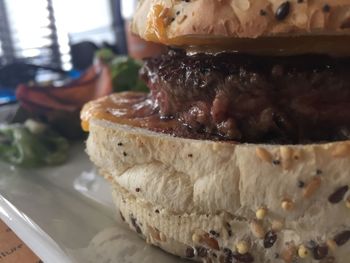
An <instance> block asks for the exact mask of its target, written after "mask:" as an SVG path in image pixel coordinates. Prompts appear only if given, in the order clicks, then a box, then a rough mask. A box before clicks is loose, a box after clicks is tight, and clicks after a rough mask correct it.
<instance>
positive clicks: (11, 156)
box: [0, 124, 69, 167]
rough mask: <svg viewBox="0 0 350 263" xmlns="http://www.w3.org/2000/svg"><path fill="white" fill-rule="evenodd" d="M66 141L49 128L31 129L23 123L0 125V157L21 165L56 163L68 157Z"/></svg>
mask: <svg viewBox="0 0 350 263" xmlns="http://www.w3.org/2000/svg"><path fill="white" fill-rule="evenodd" d="M68 149H69V144H68V141H67V140H66V139H65V138H63V137H61V136H60V135H58V134H57V133H55V132H53V131H52V130H50V129H49V128H45V129H43V130H40V129H38V130H37V131H33V130H32V131H31V129H30V128H28V127H27V126H25V125H23V124H2V125H0V158H1V159H2V160H4V161H6V162H9V163H11V164H14V165H17V166H23V167H38V166H45V165H58V164H62V163H63V162H65V161H66V160H67V158H68Z"/></svg>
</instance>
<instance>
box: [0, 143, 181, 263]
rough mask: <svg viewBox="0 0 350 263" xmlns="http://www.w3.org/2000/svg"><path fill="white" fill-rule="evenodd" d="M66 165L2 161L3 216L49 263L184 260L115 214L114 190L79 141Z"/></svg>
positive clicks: (0, 206) (0, 214)
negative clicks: (38, 165)
mask: <svg viewBox="0 0 350 263" xmlns="http://www.w3.org/2000/svg"><path fill="white" fill-rule="evenodd" d="M70 155H71V158H70V160H69V162H67V163H66V164H65V165H63V166H58V167H54V168H43V169H31V170H24V169H18V168H14V167H11V166H10V165H8V164H5V163H0V218H1V219H2V220H3V221H5V222H6V223H7V224H8V225H9V226H10V227H11V228H12V229H13V231H14V232H16V234H17V235H18V236H19V237H20V238H21V239H22V240H23V241H24V242H25V243H26V244H27V245H28V246H29V247H30V248H31V249H32V250H33V251H34V252H35V253H36V254H37V255H38V256H39V257H40V258H41V259H42V260H43V261H44V262H48V263H50V262H54V263H55V262H58V263H64V262H84V263H85V262H99V263H100V262H101V263H103V262H106V263H107V262H123V263H134V262H135V263H136V262H137V263H139V262H145V263H154V262H164V263H173V262H182V260H180V259H178V258H176V257H173V256H171V255H168V254H166V253H164V252H162V251H161V250H159V249H157V248H154V247H151V246H149V245H147V244H146V243H145V242H144V241H143V240H141V239H140V238H139V237H138V236H136V234H135V233H134V232H132V231H130V230H129V229H127V227H126V226H125V225H124V224H123V223H122V222H121V220H120V218H119V217H118V216H116V214H117V213H116V212H115V208H114V206H113V203H112V199H111V195H110V189H109V186H108V185H107V183H106V182H105V181H104V180H103V179H102V178H101V177H99V176H98V175H97V173H96V172H95V169H94V167H93V165H92V164H91V163H90V161H89V160H88V158H87V156H86V154H85V153H84V150H83V145H82V144H80V145H75V146H73V147H72V150H71V153H70Z"/></svg>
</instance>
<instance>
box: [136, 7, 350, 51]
mask: <svg viewBox="0 0 350 263" xmlns="http://www.w3.org/2000/svg"><path fill="white" fill-rule="evenodd" d="M132 30H133V32H134V33H136V34H138V35H140V36H141V37H142V38H144V39H145V40H148V41H154V42H159V43H162V44H166V45H198V44H202V43H204V44H208V43H209V44H210V43H216V42H218V40H220V39H224V40H225V41H227V39H228V38H229V39H231V40H233V41H234V40H237V39H241V38H243V39H252V38H253V39H256V38H271V37H272V38H274V39H275V37H276V36H284V37H285V36H288V37H291V36H293V37H294V36H308V37H309V36H318V37H319V36H323V37H327V36H328V37H329V36H334V35H337V36H346V37H345V39H346V40H347V43H349V42H348V41H349V39H350V38H349V36H350V0H331V1H330V0H328V2H327V0H290V1H286V0H182V1H180V0H140V2H139V6H138V9H137V11H136V14H135V17H134V20H133V24H132Z"/></svg>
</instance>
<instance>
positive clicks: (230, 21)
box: [81, 0, 350, 263]
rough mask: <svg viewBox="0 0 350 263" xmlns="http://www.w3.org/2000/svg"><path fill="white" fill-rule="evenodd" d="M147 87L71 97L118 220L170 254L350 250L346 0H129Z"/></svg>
mask: <svg viewBox="0 0 350 263" xmlns="http://www.w3.org/2000/svg"><path fill="white" fill-rule="evenodd" d="M132 30H133V32H135V33H136V34H138V35H139V36H141V37H142V38H144V39H145V40H148V41H153V42H157V43H161V44H165V45H167V46H169V50H168V52H167V53H165V54H163V55H160V56H158V57H155V58H150V59H146V60H145V63H144V65H143V68H142V69H141V72H140V77H141V78H142V79H143V80H144V81H145V82H146V83H147V85H148V87H149V88H150V93H149V94H145V93H135V92H126V93H118V94H113V95H110V96H108V97H105V98H102V99H98V100H96V101H93V102H90V103H88V104H87V105H85V107H84V109H83V111H82V114H81V117H82V124H83V128H84V129H85V130H87V131H89V137H88V140H87V153H88V154H89V156H90V158H91V160H92V161H93V162H94V163H95V164H96V165H97V166H98V167H99V169H100V171H101V174H103V175H104V176H105V178H106V179H108V180H109V181H110V182H111V184H112V185H113V196H114V200H115V203H116V206H117V208H118V209H119V210H120V215H121V217H122V219H123V220H125V222H126V223H127V224H128V225H129V226H130V228H131V229H133V230H134V231H135V232H137V233H138V234H139V235H140V236H141V237H143V238H144V239H145V240H146V241H147V242H148V243H150V244H153V245H155V246H158V247H160V248H162V249H163V250H165V251H168V252H170V253H172V254H175V255H178V256H180V257H183V258H187V259H191V260H195V261H202V262H220V263H226V262H227V263H229V262H232V263H235V262H237V263H250V262H255V263H295V262H308V263H311V262H321V263H347V262H350V191H349V186H350V170H349V168H350V1H348V0H333V1H328V2H327V1H324V0H313V1H311V0H290V1H285V0H254V1H253V0H192V1H190V0H186V1H180V0H171V1H170V0H143V1H140V2H139V5H138V10H137V12H136V15H135V17H134V20H133V24H132Z"/></svg>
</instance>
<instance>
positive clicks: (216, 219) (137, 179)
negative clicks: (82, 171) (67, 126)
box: [87, 118, 350, 263]
mask: <svg viewBox="0 0 350 263" xmlns="http://www.w3.org/2000/svg"><path fill="white" fill-rule="evenodd" d="M89 127H90V128H89V129H90V134H89V138H88V140H87V153H88V154H89V156H90V158H91V160H92V161H93V162H94V163H95V164H96V165H97V166H98V167H99V168H100V169H101V173H102V174H103V175H104V176H105V177H106V178H107V179H108V180H109V181H110V182H111V183H112V184H113V189H114V198H115V201H116V204H117V207H118V208H119V209H120V211H121V214H122V216H123V218H124V219H125V220H126V221H127V223H128V224H129V225H130V227H131V228H132V229H133V230H135V231H136V232H137V233H139V234H140V235H141V236H142V237H143V238H145V239H146V240H147V241H148V242H150V243H152V244H154V245H156V246H159V247H161V248H163V249H164V250H166V251H169V252H171V253H173V254H175V255H179V256H182V257H187V258H190V259H192V260H197V261H203V262H235V261H225V260H229V259H230V258H231V259H232V258H234V259H236V260H237V262H255V263H272V262H274V263H279V262H281V263H284V262H286V263H292V262H297V261H298V260H300V259H301V258H302V259H303V261H301V262H310V263H311V262H322V263H323V262H324V263H325V262H332V263H347V262H349V260H350V252H349V251H350V240H349V239H350V199H349V194H350V193H349V191H348V189H349V186H350V176H349V172H348V170H349V167H350V142H348V141H347V142H335V143H327V144H315V145H299V146H297V145H293V146H279V145H252V144H232V143H220V142H213V141H199V140H190V139H182V138H175V137H172V136H169V135H164V134H159V133H154V132H150V131H147V130H145V129H139V128H133V127H130V126H125V125H119V124H116V123H112V122H109V121H105V120H101V119H97V118H92V119H91V120H90V123H89ZM210 260H211V261H210ZM295 260H296V261H295ZM320 260H321V261H320ZM298 262H299V261H298Z"/></svg>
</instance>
